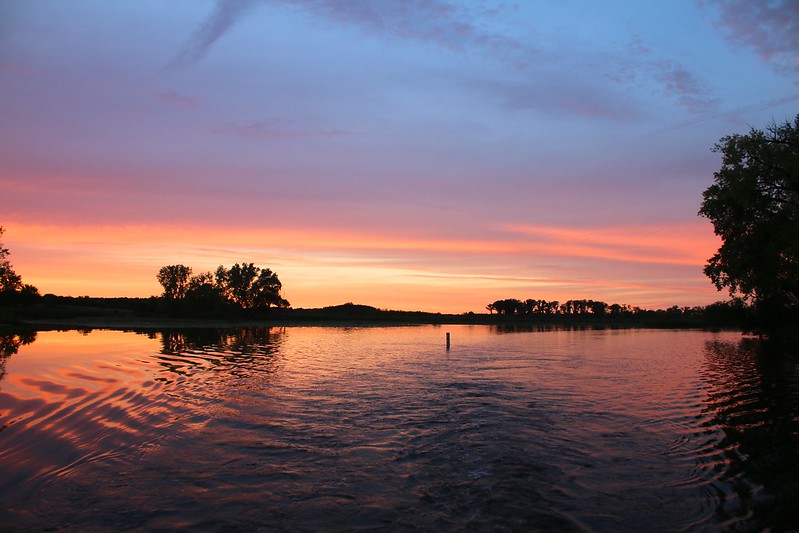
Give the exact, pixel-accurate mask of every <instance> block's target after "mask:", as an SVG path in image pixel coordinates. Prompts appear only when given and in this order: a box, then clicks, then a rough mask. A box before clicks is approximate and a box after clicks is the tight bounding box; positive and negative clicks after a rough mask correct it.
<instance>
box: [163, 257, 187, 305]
mask: <svg viewBox="0 0 799 533" xmlns="http://www.w3.org/2000/svg"><path fill="white" fill-rule="evenodd" d="M157 277H158V283H160V284H161V286H162V287H163V288H164V297H165V298H167V299H169V300H182V299H183V298H184V297H185V296H186V291H187V290H188V289H189V281H190V279H191V267H187V266H184V265H169V266H165V267H161V270H159V271H158V276H157Z"/></svg>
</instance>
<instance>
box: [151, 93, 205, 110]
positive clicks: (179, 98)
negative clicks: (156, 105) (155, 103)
mask: <svg viewBox="0 0 799 533" xmlns="http://www.w3.org/2000/svg"><path fill="white" fill-rule="evenodd" d="M155 97H156V98H157V99H158V100H160V101H161V102H163V103H165V104H167V105H170V106H172V107H177V108H179V109H193V108H195V107H199V104H198V103H197V101H196V100H195V99H194V98H191V97H190V96H184V95H182V94H178V93H176V92H175V91H164V92H160V93H156V95H155Z"/></svg>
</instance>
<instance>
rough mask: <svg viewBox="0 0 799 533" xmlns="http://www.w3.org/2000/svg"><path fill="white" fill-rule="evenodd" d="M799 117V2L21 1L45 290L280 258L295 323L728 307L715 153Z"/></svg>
mask: <svg viewBox="0 0 799 533" xmlns="http://www.w3.org/2000/svg"><path fill="white" fill-rule="evenodd" d="M797 113H799V2H798V1H797V0H783V1H765V0H764V1H748V0H699V1H693V0H690V1H688V0H668V1H666V0H663V1H654V2H640V1H638V0H630V1H624V0H618V1H608V2H595V1H591V0H586V1H569V0H562V1H555V0H548V1H543V0H542V1H532V0H531V1H518V2H501V1H496V2H494V1H446V0H427V1H423V0H402V1H400V0H357V1H356V0H351V1H346V0H337V1H333V0H296V1H291V0H217V1H211V0H136V1H119V2H108V1H105V0H70V1H63V0H25V1H20V0H0V225H2V226H3V227H5V228H6V234H5V235H4V236H3V242H4V244H5V245H6V246H7V247H8V248H9V249H10V251H11V255H10V257H9V259H10V260H11V263H12V265H13V267H14V269H15V271H16V272H17V273H18V274H20V275H21V276H22V278H23V281H24V282H25V283H30V284H33V285H35V286H37V287H38V288H39V290H40V292H41V293H43V294H45V293H54V294H61V295H72V296H81V295H89V296H128V297H145V296H151V295H157V294H160V292H161V287H160V286H159V285H158V282H157V280H156V273H157V272H158V269H159V268H160V267H161V266H165V265H171V264H185V265H188V266H191V267H192V268H193V270H194V272H195V273H199V272H203V271H207V270H214V269H215V268H216V267H217V266H218V265H226V266H230V265H232V264H234V263H240V262H252V263H255V264H256V265H258V266H261V267H266V268H271V269H272V270H273V271H275V272H276V273H277V274H278V276H279V277H280V280H281V281H282V283H283V296H284V297H285V298H287V299H288V300H289V301H290V302H291V303H292V305H293V306H294V307H323V306H329V305H337V304H341V303H345V302H356V303H361V304H367V305H373V306H375V307H379V308H385V309H406V310H425V311H439V312H453V313H460V312H468V311H474V312H485V305H486V304H488V303H490V302H493V301H495V300H498V299H503V298H519V299H522V300H524V299H527V298H534V299H547V300H560V301H565V300H568V299H575V298H589V299H595V300H603V301H606V302H608V303H621V304H629V305H635V306H640V307H644V308H665V307H670V306H672V305H680V306H694V305H705V304H708V303H712V302H714V301H717V300H720V299H724V298H725V297H726V294H725V293H719V292H718V291H717V290H716V289H715V287H713V285H712V284H711V283H710V281H709V280H708V279H707V277H705V276H704V274H703V273H702V268H703V266H704V264H705V262H706V260H707V259H708V258H709V257H710V256H712V255H713V253H715V251H716V249H717V248H718V246H719V245H720V241H719V240H718V238H717V237H716V236H715V235H714V233H713V227H712V224H711V223H710V222H709V221H708V220H706V219H704V218H701V217H699V216H697V211H698V210H699V207H700V205H701V201H702V191H704V190H705V189H706V188H707V187H708V186H709V185H711V184H712V182H713V172H714V171H716V170H718V169H719V167H720V161H721V156H720V154H718V153H715V152H713V151H712V148H713V146H714V144H715V143H716V142H718V141H719V139H720V138H721V137H723V136H725V135H729V134H734V133H747V132H748V131H749V130H750V128H752V127H756V128H762V127H764V126H766V125H767V124H768V123H769V122H771V121H772V120H774V121H777V122H783V121H785V120H788V119H792V118H793V117H794V116H795V115H796V114H797Z"/></svg>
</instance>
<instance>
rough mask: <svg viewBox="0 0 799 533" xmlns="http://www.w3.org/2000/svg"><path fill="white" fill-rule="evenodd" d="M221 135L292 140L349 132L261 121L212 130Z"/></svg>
mask: <svg viewBox="0 0 799 533" xmlns="http://www.w3.org/2000/svg"><path fill="white" fill-rule="evenodd" d="M212 132H213V133H216V134H221V135H235V136H237V137H265V138H269V139H294V138H303V137H346V136H349V135H352V134H353V133H352V132H351V131H346V130H338V129H329V130H325V129H306V128H302V127H297V126H296V125H295V122H294V121H283V120H263V121H260V122H253V123H251V124H243V125H234V126H222V127H219V128H215V129H214V130H212Z"/></svg>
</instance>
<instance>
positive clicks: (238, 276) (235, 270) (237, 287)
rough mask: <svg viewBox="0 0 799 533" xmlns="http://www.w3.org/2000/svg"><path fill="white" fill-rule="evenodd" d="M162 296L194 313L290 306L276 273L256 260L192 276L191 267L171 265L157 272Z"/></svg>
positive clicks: (220, 267)
mask: <svg viewBox="0 0 799 533" xmlns="http://www.w3.org/2000/svg"><path fill="white" fill-rule="evenodd" d="M157 278H158V282H159V283H160V284H161V286H162V287H163V288H164V293H163V297H164V298H165V299H166V300H167V301H170V302H172V303H173V304H178V305H179V306H180V305H182V304H186V305H188V306H189V307H190V308H191V309H192V310H193V311H194V312H200V313H206V314H208V313H211V314H212V313H214V312H217V311H223V310H224V308H225V307H230V306H233V307H237V308H240V309H265V308H269V307H271V306H276V307H289V306H290V304H289V302H288V301H287V300H285V299H284V298H283V297H281V296H280V291H281V289H282V287H283V286H282V284H281V283H280V279H278V277H277V274H275V273H274V272H272V270H270V269H268V268H261V267H257V266H255V265H254V264H253V263H236V264H235V265H233V266H232V267H230V268H226V267H224V266H222V265H220V266H219V267H218V268H217V269H216V271H215V272H214V273H211V272H203V273H200V274H196V275H192V269H191V267H187V266H185V265H168V266H165V267H161V269H160V270H159V271H158V275H157Z"/></svg>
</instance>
